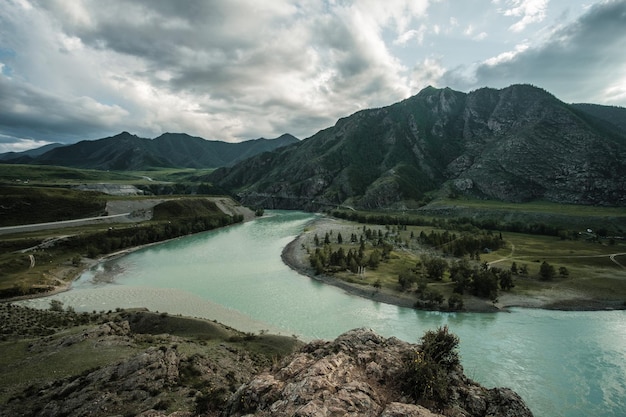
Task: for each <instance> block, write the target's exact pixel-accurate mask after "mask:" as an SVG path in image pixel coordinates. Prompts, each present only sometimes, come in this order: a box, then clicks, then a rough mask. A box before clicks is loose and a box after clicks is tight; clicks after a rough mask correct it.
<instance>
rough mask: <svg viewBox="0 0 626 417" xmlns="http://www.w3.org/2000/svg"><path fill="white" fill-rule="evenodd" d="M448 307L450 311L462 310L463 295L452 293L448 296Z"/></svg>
mask: <svg viewBox="0 0 626 417" xmlns="http://www.w3.org/2000/svg"><path fill="white" fill-rule="evenodd" d="M448 309H450V310H452V311H458V310H463V296H461V294H457V293H454V294H452V295H451V296H450V297H449V298H448Z"/></svg>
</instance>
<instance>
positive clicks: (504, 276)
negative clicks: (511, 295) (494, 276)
mask: <svg viewBox="0 0 626 417" xmlns="http://www.w3.org/2000/svg"><path fill="white" fill-rule="evenodd" d="M498 280H499V281H500V288H501V289H503V290H504V291H509V290H510V289H511V288H513V287H515V284H514V283H513V277H512V273H511V271H505V270H501V271H499V272H498Z"/></svg>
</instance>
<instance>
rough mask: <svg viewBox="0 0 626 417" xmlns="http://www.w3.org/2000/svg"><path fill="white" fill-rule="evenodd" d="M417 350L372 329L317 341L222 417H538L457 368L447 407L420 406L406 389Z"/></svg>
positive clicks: (255, 384) (506, 392) (246, 391)
mask: <svg viewBox="0 0 626 417" xmlns="http://www.w3.org/2000/svg"><path fill="white" fill-rule="evenodd" d="M419 349H420V348H419V346H417V345H413V344H410V343H406V342H403V341H401V340H399V339H396V338H389V339H386V338H383V337H381V336H379V335H377V334H375V333H374V332H372V331H370V330H366V329H357V330H352V331H349V332H347V333H345V334H343V335H341V336H339V337H338V338H337V339H336V340H334V341H331V342H326V341H315V342H311V343H309V344H308V345H307V346H305V347H304V348H303V349H302V350H301V351H300V352H299V353H297V354H295V355H293V356H291V357H289V358H288V359H287V360H286V361H285V362H284V363H281V364H279V365H277V366H274V367H273V368H272V369H271V370H269V371H267V372H264V373H261V374H260V375H257V376H256V377H254V378H253V379H252V381H250V382H248V383H247V384H245V385H243V386H242V387H241V388H240V389H239V390H238V391H237V392H236V393H235V395H234V396H233V397H232V398H231V400H230V401H229V403H228V405H227V409H226V410H225V413H224V415H225V416H229V417H241V416H247V415H255V416H285V417H287V416H290V417H291V416H301V417H305V416H311V417H312V416H316V417H317V416H355V417H356V416H361V417H362V416H366V417H367V416H372V417H374V416H377V417H378V416H388V417H392V416H393V417H404V416H407V417H408V416H416V417H417V416H420V417H431V416H433V417H434V416H443V415H445V416H448V417H451V416H457V417H461V416H464V417H471V416H476V417H478V416H492V417H497V416H502V417H505V416H517V417H524V416H532V413H531V412H530V410H529V409H528V408H527V407H526V406H525V405H524V403H523V401H522V400H521V399H520V397H519V396H518V395H517V394H516V393H514V392H513V391H511V390H510V389H506V388H495V389H491V390H488V389H486V388H483V387H481V386H480V385H478V384H476V383H475V382H473V381H471V380H470V379H468V378H467V377H465V376H464V375H463V369H462V368H461V367H460V366H457V367H456V368H455V369H454V370H453V371H452V372H451V374H450V375H449V376H448V377H449V380H450V381H453V383H452V384H451V385H450V389H449V392H448V394H449V401H448V402H447V404H446V405H445V406H438V407H432V408H437V409H432V410H429V409H428V408H426V407H425V405H428V404H422V405H420V404H415V403H413V402H412V401H411V400H410V396H409V395H407V394H405V393H404V392H403V391H402V376H403V372H404V371H405V365H404V364H405V361H406V358H407V357H408V355H410V354H411V352H413V351H415V350H419Z"/></svg>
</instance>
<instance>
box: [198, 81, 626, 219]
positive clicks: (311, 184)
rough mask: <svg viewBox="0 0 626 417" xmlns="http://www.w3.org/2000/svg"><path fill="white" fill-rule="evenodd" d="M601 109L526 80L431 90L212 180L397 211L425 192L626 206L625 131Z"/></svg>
mask: <svg viewBox="0 0 626 417" xmlns="http://www.w3.org/2000/svg"><path fill="white" fill-rule="evenodd" d="M605 110H610V111H611V112H612V111H613V110H614V109H612V108H608V109H604V108H600V107H593V108H590V107H587V106H573V105H568V104H566V103H564V102H562V101H560V100H558V99H557V98H556V97H554V96H553V95H551V94H550V93H548V92H546V91H544V90H542V89H540V88H536V87H533V86H530V85H513V86H510V87H507V88H504V89H501V90H496V89H492V88H482V89H479V90H476V91H473V92H470V93H463V92H459V91H454V90H451V89H449V88H444V89H437V88H433V87H428V88H425V89H424V90H422V91H421V92H419V93H418V94H417V95H415V96H413V97H410V98H408V99H406V100H404V101H402V102H399V103H396V104H393V105H391V106H388V107H384V108H379V109H370V110H363V111H359V112H357V113H355V114H353V115H351V116H349V117H346V118H343V119H340V120H339V121H338V122H337V123H336V124H335V126H333V127H330V128H328V129H325V130H322V131H320V132H318V133H317V134H315V135H313V136H312V137H310V138H308V139H305V140H303V141H301V142H299V143H297V144H293V145H291V146H288V147H284V148H281V149H277V150H275V151H274V152H272V153H268V154H263V155H257V156H255V157H253V158H250V159H247V160H245V161H243V162H241V163H239V164H237V165H235V166H233V167H227V168H221V169H218V170H216V171H215V172H214V173H213V174H211V176H210V177H209V178H210V179H211V180H212V181H213V182H214V183H216V184H219V185H220V186H221V187H224V188H226V189H230V190H232V192H233V193H237V194H238V196H239V197H240V198H241V199H242V201H243V203H244V204H249V205H259V206H264V207H267V208H298V209H303V208H304V209H318V208H320V207H327V206H333V205H347V206H351V207H359V208H405V207H414V206H417V205H419V204H420V201H421V200H424V199H425V198H427V197H428V195H429V194H432V193H439V195H442V193H443V194H444V195H447V196H455V195H468V196H472V197H479V198H488V199H496V200H504V201H518V202H521V201H528V200H534V199H545V200H550V201H558V202H563V203H575V204H602V205H626V176H625V175H624V173H626V133H625V132H624V131H622V130H620V128H618V127H616V126H619V125H620V122H619V120H618V121H615V119H614V118H613V123H612V124H609V123H606V118H607V117H611V116H610V115H609V114H608V113H609V112H608V111H607V112H605ZM623 110H624V109H619V112H622V111H623ZM619 112H618V113H619Z"/></svg>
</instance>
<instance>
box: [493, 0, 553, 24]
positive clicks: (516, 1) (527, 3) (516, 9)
mask: <svg viewBox="0 0 626 417" xmlns="http://www.w3.org/2000/svg"><path fill="white" fill-rule="evenodd" d="M548 1H549V0H507V1H506V8H504V9H502V10H500V12H501V13H502V14H503V15H504V16H508V17H516V18H520V20H518V21H517V22H515V23H514V24H513V25H511V26H510V27H509V29H510V30H512V31H513V32H521V31H523V30H524V29H526V27H527V26H528V25H530V24H532V23H538V22H541V21H543V20H544V19H545V17H546V9H547V7H548ZM495 4H499V2H498V3H495Z"/></svg>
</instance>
